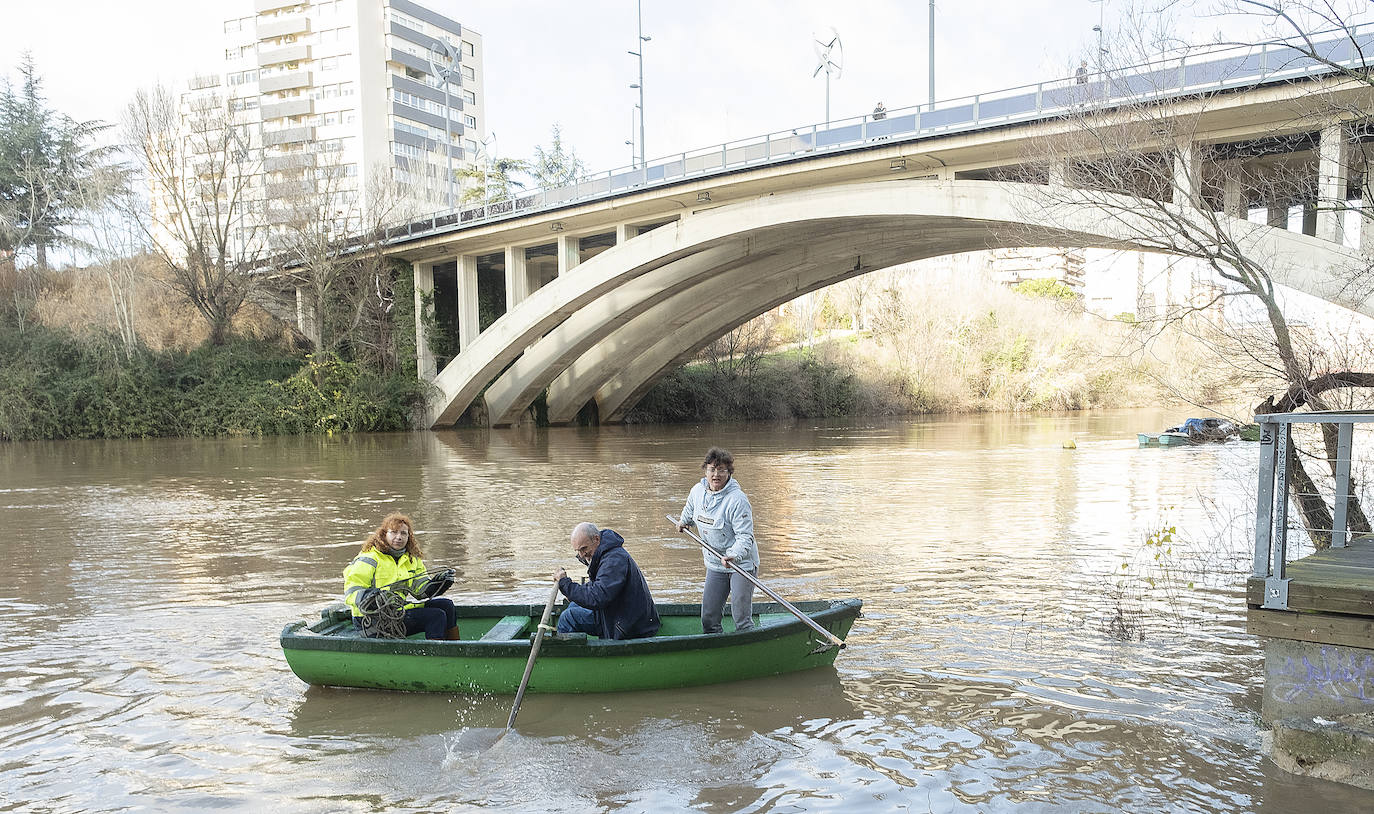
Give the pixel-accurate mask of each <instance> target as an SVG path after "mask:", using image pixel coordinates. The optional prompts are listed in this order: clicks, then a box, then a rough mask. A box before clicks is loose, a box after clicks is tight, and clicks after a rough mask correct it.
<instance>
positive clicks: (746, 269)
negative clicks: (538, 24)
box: [429, 181, 1368, 426]
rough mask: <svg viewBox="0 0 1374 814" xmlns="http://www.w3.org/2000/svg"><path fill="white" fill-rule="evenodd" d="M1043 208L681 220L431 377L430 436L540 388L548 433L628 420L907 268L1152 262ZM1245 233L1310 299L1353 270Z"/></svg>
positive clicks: (827, 208)
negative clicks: (648, 402)
mask: <svg viewBox="0 0 1374 814" xmlns="http://www.w3.org/2000/svg"><path fill="white" fill-rule="evenodd" d="M1043 195H1044V193H1043V191H1039V190H1035V189H1034V188H1027V187H1026V186H1025V185H1021V184H1011V183H1004V182H989V181H952V182H940V183H935V182H929V181H923V182H917V181H896V182H873V183H867V184H857V185H850V186H843V187H834V188H828V189H821V190H811V191H807V192H804V193H788V194H779V195H770V196H765V197H762V198H759V199H756V200H753V201H749V202H746V203H741V204H734V205H731V206H725V207H720V208H717V209H713V210H708V211H705V212H700V213H696V214H692V215H689V216H686V217H684V218H683V219H682V220H680V221H678V222H676V223H673V224H669V225H667V226H664V227H661V228H658V229H655V230H653V231H651V232H648V233H646V234H642V235H640V236H638V237H635V238H633V239H631V240H628V241H626V242H625V243H623V244H621V245H618V246H616V247H614V248H612V249H609V250H607V251H604V252H602V253H601V254H599V255H597V256H595V257H593V258H592V259H590V260H588V261H587V262H585V263H583V264H581V265H579V266H577V267H575V268H574V269H573V270H572V271H571V273H569V274H566V275H564V276H561V277H559V278H558V279H557V280H555V281H553V282H551V283H550V284H548V285H546V286H544V287H543V288H540V289H539V290H538V291H537V292H535V293H534V294H533V295H531V296H530V297H529V298H528V299H526V300H525V301H523V302H521V303H520V304H519V305H518V306H516V307H515V308H513V309H511V310H510V311H509V312H508V313H506V314H505V315H504V316H502V317H501V318H500V319H498V320H497V321H496V322H495V323H494V324H492V325H491V326H490V327H489V328H488V329H487V330H485V331H484V332H482V334H481V335H480V336H478V337H477V339H476V340H475V341H473V342H472V343H471V344H470V345H469V346H468V347H467V348H465V349H464V350H463V352H462V353H461V354H459V356H458V357H457V358H455V359H454V360H453V361H452V362H451V363H450V364H449V365H448V366H447V367H445V368H444V370H443V371H441V372H440V374H439V376H438V377H437V378H436V380H435V384H436V385H437V387H438V390H439V396H438V398H437V399H436V400H435V401H434V402H433V403H432V405H431V410H430V416H429V417H430V423H431V425H434V426H439V425H446V424H451V423H453V422H454V421H455V420H457V418H458V417H459V416H460V415H461V414H462V413H463V412H464V411H465V410H466V409H467V408H468V407H469V406H470V405H471V404H472V403H473V402H474V401H476V400H478V399H479V398H480V399H482V400H483V401H484V402H485V407H486V415H487V416H488V420H489V422H490V423H491V424H492V425H493V426H503V425H508V424H513V423H518V422H520V421H522V420H523V418H524V417H525V416H526V415H527V411H528V410H529V408H530V406H531V404H532V403H533V402H534V401H535V400H536V399H537V398H538V397H539V394H540V393H541V392H544V391H545V390H547V393H548V398H547V404H548V418H549V421H550V422H551V423H555V424H558V423H567V422H570V421H572V420H574V419H575V418H576V416H577V415H578V413H579V412H580V411H581V410H582V409H583V407H584V406H585V405H586V404H587V403H588V402H593V401H594V402H595V404H596V407H597V411H598V414H599V416H600V419H601V420H602V421H605V422H611V423H614V422H619V421H622V420H623V419H624V417H625V414H626V413H627V412H628V411H629V410H630V409H631V408H632V407H633V406H634V405H635V404H636V403H637V402H638V401H639V399H640V398H642V397H643V395H644V394H645V393H646V392H647V391H648V390H649V389H650V388H651V387H652V386H653V384H654V383H655V382H656V381H657V380H658V379H659V378H661V377H662V376H663V375H665V374H666V373H668V372H669V371H671V370H673V369H674V368H676V367H677V366H679V365H681V364H682V363H684V362H686V361H687V360H689V359H691V358H692V357H693V356H694V355H695V354H696V353H697V352H698V351H699V350H700V349H701V348H702V347H704V346H705V345H707V344H709V343H710V342H712V341H713V340H715V339H716V338H718V337H720V336H721V335H723V334H725V333H727V332H728V331H730V330H732V329H734V328H736V327H738V326H739V325H741V324H743V323H744V322H747V321H748V320H750V319H752V318H754V317H755V316H757V315H759V314H761V313H764V312H766V311H768V310H769V309H771V308H774V307H776V306H778V305H779V304H782V303H784V302H787V301H788V300H791V299H793V298H795V297H797V296H800V295H802V294H805V293H807V292H810V291H813V290H816V289H818V288H822V287H824V286H827V285H830V284H833V283H836V282H840V281H843V280H845V279H848V278H850V277H853V276H856V275H859V274H863V273H866V272H869V271H874V270H877V269H881V268H885V267H888V266H892V265H896V264H899V263H903V262H909V261H913V260H919V259H924V258H928V257H935V256H940V255H946V254H955V253H960V252H967V251H976V250H980V249H991V248H1007V247H1017V246H1042V245H1049V246H1058V245H1065V246H1088V245H1099V246H1111V247H1118V248H1148V247H1142V246H1139V245H1137V244H1135V243H1134V242H1132V240H1131V238H1130V235H1131V234H1132V231H1131V225H1129V224H1122V223H1120V222H1118V221H1119V218H1113V217H1110V216H1107V215H1103V214H1101V213H1100V212H1098V213H1094V211H1092V210H1091V209H1090V208H1085V209H1084V210H1083V211H1081V212H1077V213H1072V212H1066V211H1065V209H1064V207H1063V206H1062V202H1061V203H1060V205H1059V206H1057V207H1051V206H1047V205H1044V203H1043V201H1042V202H1041V203H1039V204H1037V203H1036V197H1037V196H1043ZM1061 195H1062V193H1061ZM1056 209H1057V210H1058V211H1054V210H1056ZM1050 221H1053V222H1050ZM1238 227H1239V228H1243V229H1245V230H1247V231H1248V232H1249V233H1250V239H1253V240H1257V241H1260V242H1265V241H1267V242H1269V243H1272V244H1273V245H1272V246H1269V247H1266V249H1267V250H1268V251H1270V253H1271V255H1277V254H1286V255H1291V256H1292V257H1293V258H1294V259H1295V260H1294V273H1293V275H1292V279H1284V278H1283V274H1282V271H1280V273H1279V274H1278V275H1276V278H1275V279H1276V281H1278V282H1282V283H1285V284H1289V285H1293V286H1294V287H1296V288H1299V289H1301V290H1307V291H1309V293H1314V294H1317V295H1318V296H1322V295H1323V294H1322V293H1321V292H1320V291H1317V290H1314V289H1316V288H1320V287H1321V286H1322V285H1324V284H1325V283H1326V282H1327V281H1328V280H1329V279H1330V278H1333V274H1332V273H1331V271H1333V270H1334V269H1336V268H1338V267H1342V266H1343V265H1344V264H1347V263H1348V262H1349V258H1348V257H1347V254H1348V253H1347V252H1345V251H1344V250H1341V249H1339V247H1335V246H1331V245H1330V244H1326V243H1323V242H1321V241H1317V240H1315V239H1311V238H1306V237H1304V236H1302V235H1293V234H1291V233H1288V232H1283V231H1281V230H1276V229H1269V228H1267V227H1263V226H1257V225H1253V224H1246V223H1244V222H1243V221H1242V222H1238ZM1137 234H1138V232H1137ZM1299 260H1300V261H1301V263H1298V261H1299ZM1299 266H1301V269H1302V271H1301V272H1300V273H1299V272H1298V271H1297V269H1298V267H1299ZM1321 269H1327V270H1328V271H1326V272H1322V271H1321ZM1314 275H1315V276H1314ZM1361 305H1362V304H1361ZM1360 310H1368V309H1365V308H1363V307H1361V308H1360Z"/></svg>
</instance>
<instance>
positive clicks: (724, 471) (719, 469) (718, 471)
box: [706, 466, 730, 475]
mask: <svg viewBox="0 0 1374 814" xmlns="http://www.w3.org/2000/svg"><path fill="white" fill-rule="evenodd" d="M706 474H708V475H728V474H730V467H728V466H708V467H706Z"/></svg>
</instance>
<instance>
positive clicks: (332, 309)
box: [272, 150, 413, 371]
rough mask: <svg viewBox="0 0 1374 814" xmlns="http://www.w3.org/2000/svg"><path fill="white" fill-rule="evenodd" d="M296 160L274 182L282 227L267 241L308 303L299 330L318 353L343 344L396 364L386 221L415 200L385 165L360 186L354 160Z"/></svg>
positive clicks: (319, 156)
mask: <svg viewBox="0 0 1374 814" xmlns="http://www.w3.org/2000/svg"><path fill="white" fill-rule="evenodd" d="M299 158H300V161H299V162H297V163H298V164H299V166H298V167H295V168H294V169H295V170H296V171H295V172H293V173H291V176H292V178H291V180H289V181H286V182H282V183H280V184H278V185H275V186H274V187H273V189H274V190H275V191H277V192H279V193H280V195H274V196H273V198H274V208H275V211H276V212H277V213H279V215H280V216H281V217H280V222H281V224H282V226H281V228H280V229H279V230H278V231H276V232H275V233H274V234H273V236H272V244H273V249H274V251H275V252H276V253H277V254H276V257H277V260H278V264H277V265H278V266H279V271H280V273H281V275H282V279H286V280H291V281H293V282H294V283H295V284H296V286H297V290H298V292H299V296H300V297H301V298H302V301H303V304H304V305H305V306H306V307H305V308H304V309H303V310H304V311H305V313H306V315H307V319H306V320H305V321H306V324H305V325H304V326H303V332H304V333H305V335H306V337H307V338H308V339H309V340H310V342H311V343H312V344H313V345H314V347H315V348H316V349H317V350H321V351H338V350H341V349H345V348H346V349H347V350H348V351H349V355H351V356H352V357H353V358H355V359H358V360H360V361H365V362H369V363H371V364H372V365H373V366H375V367H376V368H378V369H381V370H385V371H389V370H391V369H394V367H395V361H396V348H395V344H394V340H393V337H392V331H391V330H390V321H391V316H392V315H391V312H392V308H393V306H394V302H393V297H392V293H391V291H392V283H393V279H392V271H391V267H390V265H389V263H388V262H387V260H386V258H385V256H384V254H383V253H382V241H383V239H384V238H385V234H386V227H387V226H388V225H391V224H394V223H397V222H401V221H403V220H404V219H405V218H406V217H408V216H411V215H413V212H412V211H411V210H412V209H413V204H412V203H411V202H410V201H409V199H408V198H407V197H406V196H405V194H404V192H403V190H402V189H401V188H400V186H399V185H398V184H397V183H396V182H395V181H393V180H392V179H391V178H390V176H389V174H388V173H387V171H386V168H385V167H378V168H375V169H374V171H373V172H372V173H371V174H369V176H368V177H367V179H366V186H365V187H364V188H362V189H360V188H359V184H358V179H357V175H356V173H355V172H354V171H353V167H355V166H356V165H349V164H344V163H341V162H340V160H339V156H338V154H337V152H331V151H326V150H315V151H311V152H306V153H303V154H301V156H299ZM288 169H293V168H289V167H288Z"/></svg>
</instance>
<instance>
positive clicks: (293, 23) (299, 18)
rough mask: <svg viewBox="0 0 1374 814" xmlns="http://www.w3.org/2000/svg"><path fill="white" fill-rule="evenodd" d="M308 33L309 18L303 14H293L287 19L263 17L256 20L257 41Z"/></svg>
mask: <svg viewBox="0 0 1374 814" xmlns="http://www.w3.org/2000/svg"><path fill="white" fill-rule="evenodd" d="M309 33H310V18H309V17H307V16H305V15H304V14H293V15H291V16H289V17H264V18H263V19H261V20H258V39H260V40H270V39H272V38H274V37H287V36H290V35H292V34H309Z"/></svg>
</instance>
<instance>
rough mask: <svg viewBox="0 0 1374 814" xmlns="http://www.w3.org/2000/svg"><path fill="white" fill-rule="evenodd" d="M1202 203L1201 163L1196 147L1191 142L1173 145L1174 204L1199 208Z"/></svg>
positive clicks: (1180, 142)
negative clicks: (1186, 204)
mask: <svg viewBox="0 0 1374 814" xmlns="http://www.w3.org/2000/svg"><path fill="white" fill-rule="evenodd" d="M1201 201H1202V162H1201V161H1200V160H1199V159H1198V150H1197V145H1196V144H1195V143H1193V142H1191V141H1178V142H1175V143H1174V203H1177V204H1182V203H1188V204H1190V205H1192V206H1199V205H1200V203H1201Z"/></svg>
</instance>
